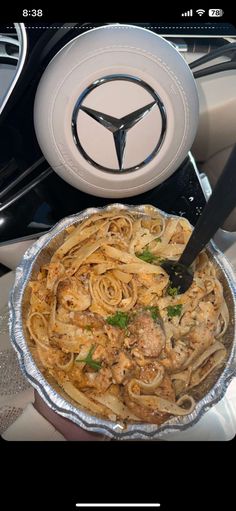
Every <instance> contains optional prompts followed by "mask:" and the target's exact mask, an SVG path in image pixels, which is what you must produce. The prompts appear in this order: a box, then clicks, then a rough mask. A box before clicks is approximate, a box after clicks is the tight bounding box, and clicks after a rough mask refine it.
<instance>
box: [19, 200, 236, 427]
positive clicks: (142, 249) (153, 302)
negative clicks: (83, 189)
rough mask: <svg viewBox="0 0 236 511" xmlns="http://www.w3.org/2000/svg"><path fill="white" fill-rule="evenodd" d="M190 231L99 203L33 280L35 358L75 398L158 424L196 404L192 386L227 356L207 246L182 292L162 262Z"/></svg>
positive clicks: (30, 315) (29, 323) (105, 413)
mask: <svg viewBox="0 0 236 511" xmlns="http://www.w3.org/2000/svg"><path fill="white" fill-rule="evenodd" d="M191 231H192V228H191V225H190V224H189V222H188V221H187V220H186V219H184V218H182V217H168V218H167V217H165V216H164V215H162V214H161V213H160V212H159V211H157V210H155V208H152V207H151V206H150V207H147V208H146V212H143V213H141V212H138V211H135V210H132V209H130V210H125V209H124V210H123V209H118V208H113V209H112V210H111V209H110V210H109V211H105V210H104V211H100V212H99V213H95V214H93V215H90V216H89V217H88V218H87V219H85V220H83V221H82V222H80V223H77V224H73V225H71V226H69V227H68V228H67V229H66V230H65V233H64V240H63V242H62V244H61V245H60V246H59V247H58V248H57V249H56V250H55V251H54V253H53V254H52V256H50V261H49V262H48V263H47V264H44V265H42V266H41V267H40V269H39V271H38V272H37V275H36V277H35V279H34V280H33V279H31V280H30V282H29V284H28V288H30V300H29V307H28V312H27V319H26V328H27V331H28V334H29V336H30V339H31V341H32V342H31V344H32V347H31V351H32V353H33V356H34V359H35V360H36V362H37V364H38V365H39V367H40V370H41V371H42V372H43V373H44V374H45V377H47V375H48V376H49V375H50V377H52V378H53V379H54V380H55V381H56V382H57V384H58V385H59V386H60V387H61V388H62V389H63V391H64V393H66V395H67V396H69V397H70V398H71V399H72V400H73V402H76V403H77V406H78V407H81V408H82V409H85V410H87V411H89V412H90V413H91V414H92V415H96V416H99V417H103V418H104V417H105V418H107V419H109V420H111V421H119V420H120V421H123V422H128V423H129V422H145V423H153V424H162V423H164V422H166V421H167V420H168V419H169V418H171V417H173V416H183V415H187V414H190V413H191V412H192V411H193V410H194V408H195V404H196V402H195V399H194V397H193V389H194V388H195V387H197V386H198V385H199V384H200V383H201V382H203V381H204V380H205V379H206V378H207V376H208V375H209V374H210V373H211V372H212V371H214V370H215V368H217V367H219V366H220V365H222V364H223V363H224V361H225V359H226V354H227V351H226V348H225V346H224V342H223V340H222V339H223V336H224V333H225V332H226V329H227V326H228V323H229V312H228V308H227V305H226V302H225V299H224V296H223V289H222V285H221V282H220V281H219V279H218V278H217V269H216V267H215V265H214V263H213V262H212V261H211V260H210V259H209V257H208V255H207V253H206V252H205V251H202V252H201V253H200V255H199V256H198V258H197V259H196V261H195V262H194V264H193V266H192V268H193V272H194V279H193V283H192V285H191V287H190V288H189V289H188V290H187V291H186V292H185V293H183V294H179V293H178V288H174V287H173V285H172V283H171V282H170V279H169V276H168V275H167V273H166V272H165V270H164V269H163V268H162V263H163V261H164V260H166V259H172V260H178V259H179V257H180V255H181V253H182V252H183V250H184V247H185V245H186V243H187V241H188V239H189V237H190V235H191Z"/></svg>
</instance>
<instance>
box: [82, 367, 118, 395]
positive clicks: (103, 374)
mask: <svg viewBox="0 0 236 511" xmlns="http://www.w3.org/2000/svg"><path fill="white" fill-rule="evenodd" d="M84 375H85V386H86V387H93V388H95V389H96V391H97V392H98V393H99V394H103V393H104V392H106V390H107V389H108V388H109V387H110V386H111V384H112V372H111V370H110V369H109V367H102V369H100V370H99V371H98V372H97V373H94V372H87V373H84Z"/></svg>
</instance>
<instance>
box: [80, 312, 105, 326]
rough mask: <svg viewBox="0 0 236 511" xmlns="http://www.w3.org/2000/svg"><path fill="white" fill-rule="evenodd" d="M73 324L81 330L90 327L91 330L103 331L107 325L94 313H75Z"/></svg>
mask: <svg viewBox="0 0 236 511" xmlns="http://www.w3.org/2000/svg"><path fill="white" fill-rule="evenodd" d="M72 322H73V324H74V325H77V326H79V327H80V328H85V329H86V327H90V328H91V330H93V329H102V328H103V326H104V324H105V322H104V319H103V318H101V317H100V316H98V315H97V314H93V313H92V312H74V314H73V319H72Z"/></svg>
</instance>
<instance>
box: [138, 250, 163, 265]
mask: <svg viewBox="0 0 236 511" xmlns="http://www.w3.org/2000/svg"><path fill="white" fill-rule="evenodd" d="M135 255H136V257H138V258H139V259H142V261H145V263H157V264H160V263H162V262H163V258H162V257H159V256H156V255H154V254H153V253H152V252H150V250H148V248H146V249H145V250H144V251H143V252H141V253H136V254H135Z"/></svg>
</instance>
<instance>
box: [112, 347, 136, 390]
mask: <svg viewBox="0 0 236 511" xmlns="http://www.w3.org/2000/svg"><path fill="white" fill-rule="evenodd" d="M133 367H134V363H133V362H132V360H130V359H129V357H127V355H126V354H125V353H124V352H123V351H121V352H120V353H119V356H118V359H117V362H115V364H113V366H112V368H111V370H112V376H113V383H123V382H124V380H125V379H126V378H127V375H128V373H129V372H130V370H131V369H132V368H133Z"/></svg>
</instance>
